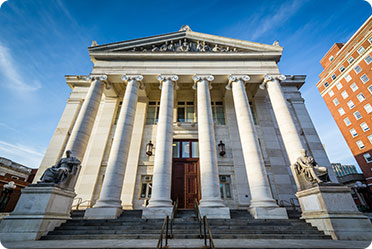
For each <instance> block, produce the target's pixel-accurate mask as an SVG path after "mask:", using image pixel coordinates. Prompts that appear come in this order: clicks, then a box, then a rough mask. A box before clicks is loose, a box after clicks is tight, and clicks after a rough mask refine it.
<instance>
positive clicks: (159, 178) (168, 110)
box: [142, 75, 178, 218]
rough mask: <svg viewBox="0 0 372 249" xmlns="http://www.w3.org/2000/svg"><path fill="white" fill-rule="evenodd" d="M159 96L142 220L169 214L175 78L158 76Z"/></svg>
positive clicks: (170, 210)
mask: <svg viewBox="0 0 372 249" xmlns="http://www.w3.org/2000/svg"><path fill="white" fill-rule="evenodd" d="M158 80H159V82H160V89H161V97H160V110H159V120H158V125H157V133H156V143H155V159H154V171H153V177H152V193H151V199H150V201H149V205H148V206H147V208H146V209H145V210H144V211H143V213H142V217H143V218H164V216H165V215H170V214H171V212H172V201H171V198H170V197H171V184H172V178H171V177H172V144H173V105H174V89H175V88H176V87H177V86H176V81H177V80H178V76H177V75H169V76H165V75H160V76H159V77H158Z"/></svg>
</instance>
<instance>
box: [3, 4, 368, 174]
mask: <svg viewBox="0 0 372 249" xmlns="http://www.w3.org/2000/svg"><path fill="white" fill-rule="evenodd" d="M0 2H1V1H0ZM370 15H371V6H370V5H369V4H368V3H367V2H365V1H364V0H297V1H296V0H283V1H269V0H257V1H248V0H246V1H231V0H230V1H213V0H209V1H205V2H203V1H193V0H189V1H141V2H140V1H124V0H122V1H119V0H105V1H102V0H100V1H98V0H48V1H46V0H8V1H6V2H5V3H3V4H2V6H1V8H0V101H1V105H0V156H2V157H6V158H9V159H11V160H14V161H16V162H19V163H22V164H24V165H26V166H30V167H33V168H36V167H38V166H39V163H40V161H41V159H42V156H43V154H44V152H45V150H46V148H47V146H48V143H49V141H50V139H51V137H52V135H53V133H54V130H55V128H56V126H57V123H58V121H59V118H60V116H61V114H62V112H63V109H64V106H65V103H66V99H67V98H68V96H69V93H70V89H69V87H68V86H67V85H66V84H65V80H64V75H73V74H89V73H90V71H91V69H92V66H93V64H92V62H91V61H90V58H89V55H88V50H87V47H88V46H89V45H90V44H91V42H92V40H96V41H97V42H98V44H104V43H111V42H116V41H123V40H128V39H133V38H140V37H146V36H152V35H156V34H163V33H168V32H174V31H178V30H179V28H180V27H181V26H182V25H184V24H188V25H189V26H190V27H191V29H192V30H194V31H197V32H202V33H208V34H215V35H220V36H226V37H231V38H236V39H242V40H249V41H255V42H260V43H267V44H272V43H273V41H274V40H279V42H280V45H281V46H283V47H284V51H283V56H282V59H281V61H280V63H279V68H280V70H281V72H282V73H283V74H306V75H307V81H306V84H305V85H304V86H303V88H302V93H303V97H304V98H305V101H306V106H307V108H308V111H309V113H310V115H311V117H312V119H313V122H314V124H315V126H316V128H317V130H318V133H319V135H320V138H321V140H322V142H323V143H324V144H325V147H326V149H327V153H328V155H329V157H330V160H331V161H332V162H341V163H345V164H347V163H352V164H356V162H355V160H354V158H353V156H352V154H351V152H350V150H349V149H348V147H347V145H346V143H345V141H344V139H343V137H342V135H341V133H340V132H339V130H338V128H337V126H336V124H335V122H334V121H333V119H332V117H331V115H330V113H329V111H328V109H327V107H326V105H325V103H324V101H323V100H322V98H321V97H320V95H319V93H318V91H317V89H316V87H315V84H316V83H317V81H318V79H319V78H318V75H319V73H320V72H321V71H322V67H321V66H320V64H319V60H320V59H321V58H322V57H323V55H324V54H325V53H326V52H327V51H328V49H329V48H330V47H331V46H332V45H333V43H335V42H346V41H347V40H348V39H349V38H350V37H351V36H352V34H353V33H354V32H355V31H356V30H357V29H358V28H359V27H360V26H361V25H362V24H363V23H364V21H365V20H366V19H367V18H368V17H369V16H370Z"/></svg>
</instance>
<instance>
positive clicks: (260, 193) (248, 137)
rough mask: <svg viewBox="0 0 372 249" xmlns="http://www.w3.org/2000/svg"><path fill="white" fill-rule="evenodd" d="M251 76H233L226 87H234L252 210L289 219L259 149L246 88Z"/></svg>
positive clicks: (259, 215)
mask: <svg viewBox="0 0 372 249" xmlns="http://www.w3.org/2000/svg"><path fill="white" fill-rule="evenodd" d="M249 79H250V78H249V76H248V75H241V76H239V75H230V76H229V84H228V85H227V86H226V89H228V90H232V94H233V100H234V107H235V114H236V119H237V123H238V130H239V136H240V141H241V145H242V151H243V157H244V163H245V169H246V173H247V177H248V183H249V190H250V193H251V201H250V205H249V211H250V213H251V214H252V215H253V217H255V218H256V219H288V216H287V212H286V210H285V208H279V207H278V205H277V204H276V202H275V200H274V199H273V197H272V193H271V190H270V185H269V181H268V179H267V175H266V170H265V164H264V162H263V159H262V156H261V152H260V149H259V144H258V138H257V132H256V127H255V124H254V122H253V117H252V112H251V109H250V106H249V100H248V97H247V93H246V90H245V83H246V82H247V81H249Z"/></svg>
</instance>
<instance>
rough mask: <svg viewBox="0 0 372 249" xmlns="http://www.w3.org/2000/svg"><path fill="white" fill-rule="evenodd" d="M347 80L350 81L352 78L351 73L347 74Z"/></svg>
mask: <svg viewBox="0 0 372 249" xmlns="http://www.w3.org/2000/svg"><path fill="white" fill-rule="evenodd" d="M345 80H346V81H347V82H349V81H350V80H351V76H350V74H348V75H346V76H345Z"/></svg>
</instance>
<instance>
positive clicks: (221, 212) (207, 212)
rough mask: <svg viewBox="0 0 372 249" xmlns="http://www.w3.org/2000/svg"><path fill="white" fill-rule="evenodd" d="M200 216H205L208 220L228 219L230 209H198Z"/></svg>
mask: <svg viewBox="0 0 372 249" xmlns="http://www.w3.org/2000/svg"><path fill="white" fill-rule="evenodd" d="M199 212H200V216H201V217H203V216H207V218H208V219H230V218H231V217H230V209H229V208H228V207H200V206H199Z"/></svg>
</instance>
